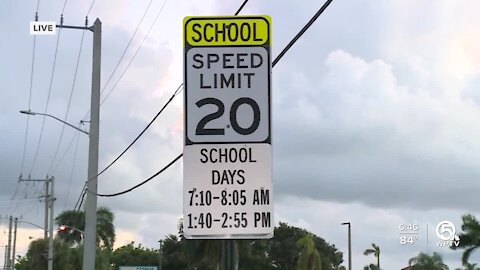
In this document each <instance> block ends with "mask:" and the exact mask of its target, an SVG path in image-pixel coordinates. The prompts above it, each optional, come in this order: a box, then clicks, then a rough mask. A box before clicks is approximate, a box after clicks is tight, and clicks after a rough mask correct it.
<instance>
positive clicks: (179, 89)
mask: <svg viewBox="0 0 480 270" xmlns="http://www.w3.org/2000/svg"><path fill="white" fill-rule="evenodd" d="M166 2H167V1H165V2H164V5H165V3H166ZM247 2H248V0H245V1H244V2H243V3H242V5H241V6H240V8H239V9H238V10H237V11H236V12H235V15H238V14H239V13H240V11H241V10H242V9H243V7H244V6H245V4H246V3H247ZM162 9H163V6H162ZM162 9H160V11H159V13H158V14H157V17H158V15H160V12H161V11H162ZM157 17H156V18H155V20H156V19H157ZM154 23H155V21H154V22H153V23H152V26H153V24H154ZM151 28H152V27H150V30H151ZM150 30H149V31H148V33H150ZM148 33H147V35H146V36H148ZM144 40H145V39H144ZM142 44H143V41H142ZM140 47H141V44H140ZM140 47H139V48H140ZM137 52H138V49H137ZM137 52H136V53H137ZM136 53H135V55H136ZM135 55H134V57H133V58H132V60H133V59H134V58H135ZM132 60H131V61H132ZM131 61H130V63H131ZM130 63H129V65H130ZM129 65H128V66H129ZM128 66H127V68H128ZM124 71H126V69H125V70H124ZM122 76H123V73H122ZM120 79H121V77H120ZM120 79H119V80H120ZM119 80H118V81H119ZM118 81H117V83H118ZM117 83H116V84H115V85H114V87H115V86H116V85H117ZM182 87H183V83H181V84H180V85H179V86H178V87H177V90H175V92H174V93H173V95H172V96H171V97H170V99H169V100H168V101H167V103H165V105H163V107H162V108H161V109H160V111H159V112H158V113H157V114H156V115H155V116H154V117H153V119H152V120H151V121H150V122H149V123H148V125H147V126H146V127H145V128H144V129H143V130H142V131H141V132H140V134H139V135H138V136H137V137H136V138H135V139H134V140H133V142H132V143H130V145H128V147H127V148H126V149H125V150H123V151H122V153H120V155H118V156H117V157H116V158H115V159H114V160H113V161H112V162H111V163H110V164H109V165H108V166H107V167H106V168H105V169H103V170H102V171H101V172H100V173H98V174H97V176H96V177H98V176H99V175H101V174H102V173H103V172H105V171H106V170H108V169H109V168H110V167H111V166H112V165H113V164H114V163H115V162H116V161H117V160H118V159H120V158H121V157H122V156H123V155H124V154H125V153H126V152H127V151H128V150H129V149H130V148H131V147H132V146H133V144H135V143H136V142H137V140H138V139H139V138H140V137H141V136H142V135H143V134H144V133H145V131H146V130H147V129H148V128H149V127H150V126H151V125H152V124H153V122H155V120H156V119H157V118H158V117H159V116H160V114H161V113H162V112H163V110H164V109H165V108H166V107H167V106H168V105H169V104H170V102H172V100H173V99H174V98H175V96H176V95H178V94H179V93H180V91H181V88H182ZM112 90H113V88H112ZM110 93H111V91H110ZM110 93H109V94H110ZM109 94H108V95H109ZM108 95H107V97H105V99H106V98H108ZM105 99H104V101H105ZM102 103H103V102H102ZM89 180H91V179H88V181H89Z"/></svg>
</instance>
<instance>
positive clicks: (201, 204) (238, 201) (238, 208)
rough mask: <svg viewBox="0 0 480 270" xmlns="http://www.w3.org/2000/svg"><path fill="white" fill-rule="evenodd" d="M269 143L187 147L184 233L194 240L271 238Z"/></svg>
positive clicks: (185, 156)
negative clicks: (197, 238) (196, 238)
mask: <svg viewBox="0 0 480 270" xmlns="http://www.w3.org/2000/svg"><path fill="white" fill-rule="evenodd" d="M271 150H272V149H271V147H270V145H269V144H234V145H222V144H217V145H200V144H196V145H192V146H188V147H187V148H185V150H184V152H183V160H184V163H185V164H189V169H188V170H185V171H184V174H185V175H184V178H185V179H193V181H185V183H184V187H183V189H184V194H183V200H184V201H183V205H184V208H185V210H186V211H184V212H185V213H186V215H184V217H183V218H184V227H183V230H184V233H185V234H186V235H188V236H190V237H192V238H195V237H202V238H222V236H223V237H225V238H266V237H271V234H272V227H273V226H274V224H273V211H272V210H273V198H272V183H271V178H272V175H271V174H272V171H271V163H272V160H271Z"/></svg>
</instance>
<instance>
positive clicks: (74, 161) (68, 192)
mask: <svg viewBox="0 0 480 270" xmlns="http://www.w3.org/2000/svg"><path fill="white" fill-rule="evenodd" d="M79 141H80V134H79V133H77V143H76V144H75V151H74V152H73V162H72V168H71V170H70V176H69V177H68V188H67V195H66V196H65V202H64V208H67V201H68V199H69V198H70V190H71V188H72V179H73V173H74V171H75V163H76V161H77V152H78V142H79Z"/></svg>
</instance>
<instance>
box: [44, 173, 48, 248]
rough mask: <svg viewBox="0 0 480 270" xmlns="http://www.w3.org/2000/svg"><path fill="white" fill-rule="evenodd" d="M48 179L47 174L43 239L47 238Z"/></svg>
mask: <svg viewBox="0 0 480 270" xmlns="http://www.w3.org/2000/svg"><path fill="white" fill-rule="evenodd" d="M49 186H50V181H49V180H48V176H47V180H46V181H45V197H44V199H45V222H44V226H43V227H44V228H45V230H44V231H43V239H44V240H45V241H46V240H47V238H48V208H49V206H48V198H49V197H48V194H49V192H50V187H49Z"/></svg>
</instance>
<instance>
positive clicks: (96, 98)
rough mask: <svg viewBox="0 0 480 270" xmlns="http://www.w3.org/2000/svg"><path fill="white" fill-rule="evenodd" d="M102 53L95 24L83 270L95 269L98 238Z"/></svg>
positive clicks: (99, 33)
mask: <svg viewBox="0 0 480 270" xmlns="http://www.w3.org/2000/svg"><path fill="white" fill-rule="evenodd" d="M101 52H102V22H100V20H99V19H96V20H95V23H94V24H93V61H92V94H91V103H90V132H89V134H90V139H89V148H88V182H87V191H88V192H87V198H86V202H85V242H84V245H83V270H93V269H95V252H96V238H97V184H98V182H97V175H98V132H99V120H100V65H101Z"/></svg>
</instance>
